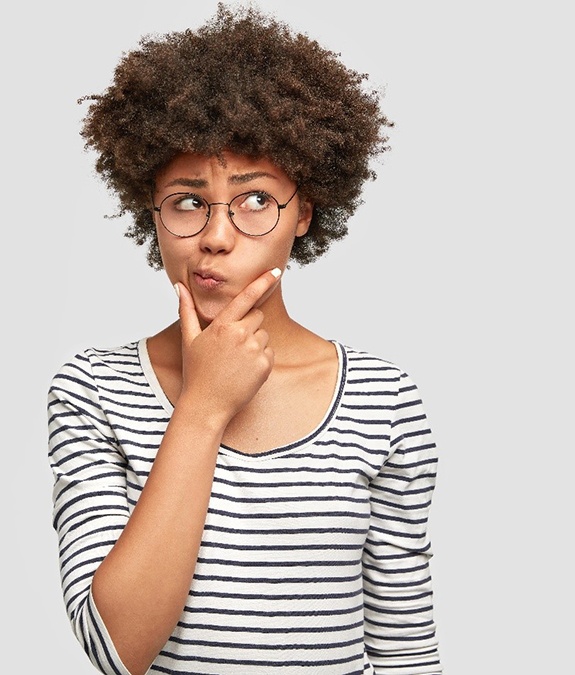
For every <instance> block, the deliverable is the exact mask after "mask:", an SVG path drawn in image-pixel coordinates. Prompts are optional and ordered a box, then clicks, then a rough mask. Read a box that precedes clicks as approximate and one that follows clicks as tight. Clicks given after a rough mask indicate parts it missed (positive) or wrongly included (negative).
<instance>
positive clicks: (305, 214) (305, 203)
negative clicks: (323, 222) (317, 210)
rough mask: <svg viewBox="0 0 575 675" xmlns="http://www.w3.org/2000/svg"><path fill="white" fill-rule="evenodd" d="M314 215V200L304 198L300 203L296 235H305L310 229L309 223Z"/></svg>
mask: <svg viewBox="0 0 575 675" xmlns="http://www.w3.org/2000/svg"><path fill="white" fill-rule="evenodd" d="M312 216H313V202H311V201H310V200H309V199H302V200H301V201H300V204H299V219H298V221H297V227H296V231H295V236H296V237H303V235H304V234H306V232H307V231H308V230H309V224H310V223H311V219H312Z"/></svg>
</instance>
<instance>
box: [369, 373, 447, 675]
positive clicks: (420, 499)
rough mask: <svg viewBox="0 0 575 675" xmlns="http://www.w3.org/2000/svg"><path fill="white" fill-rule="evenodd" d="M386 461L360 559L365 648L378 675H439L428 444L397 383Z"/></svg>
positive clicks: (432, 461)
mask: <svg viewBox="0 0 575 675" xmlns="http://www.w3.org/2000/svg"><path fill="white" fill-rule="evenodd" d="M390 452H391V454H390V456H389V458H388V459H387V460H386V462H384V464H383V466H382V467H381V470H380V472H379V474H378V475H377V477H376V478H375V479H374V480H373V481H372V484H371V511H372V514H371V523H370V531H369V534H368V537H367V542H366V545H365V550H364V556H363V567H364V606H365V642H366V648H367V651H368V654H369V658H370V661H371V663H372V664H373V666H374V668H375V672H376V673H377V675H388V674H390V673H397V672H398V671H399V670H401V671H402V672H405V673H407V672H409V674H410V675H416V674H417V675H423V674H424V673H426V674H430V675H431V674H433V675H436V674H438V673H441V672H442V671H441V666H440V663H439V656H438V653H437V639H436V635H435V624H434V621H433V602H432V588H431V576H430V572H429V559H430V557H431V549H430V543H429V539H428V536H427V520H428V514H429V508H430V504H431V496H432V493H433V489H434V485H435V477H436V464H437V456H436V449H435V444H434V442H433V440H432V438H431V432H430V430H429V426H428V423H427V419H426V416H425V413H424V411H423V408H422V404H421V400H420V397H419V394H418V391H417V389H416V387H415V385H414V384H413V382H412V381H411V380H410V378H409V377H408V376H407V375H405V374H404V373H402V374H401V375H400V377H399V378H398V391H397V397H396V404H395V405H394V409H393V412H392V420H391V440H390Z"/></svg>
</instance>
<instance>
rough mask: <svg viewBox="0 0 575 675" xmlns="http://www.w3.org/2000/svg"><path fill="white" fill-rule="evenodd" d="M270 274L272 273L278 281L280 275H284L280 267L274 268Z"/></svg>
mask: <svg viewBox="0 0 575 675" xmlns="http://www.w3.org/2000/svg"><path fill="white" fill-rule="evenodd" d="M270 272H271V273H272V276H274V277H275V278H276V279H278V278H279V276H280V274H281V273H282V271H281V270H280V268H279V267H274V268H273V270H270Z"/></svg>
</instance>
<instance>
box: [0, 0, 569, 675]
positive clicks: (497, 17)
mask: <svg viewBox="0 0 575 675" xmlns="http://www.w3.org/2000/svg"><path fill="white" fill-rule="evenodd" d="M569 5H570V3H568V2H558V1H553V0H547V1H545V2H543V1H541V2H529V1H524V2H519V1H513V0H499V1H497V2H496V1H490V0H484V1H483V2H476V3H471V2H461V1H459V2H458V1H455V0H453V1H442V0H440V1H437V2H436V1H422V0H413V1H408V0H404V1H400V0H396V1H395V2H392V1H388V0H384V1H380V2H375V1H368V0H354V1H353V2H351V3H345V4H344V3H334V2H332V1H331V0H329V1H326V0H319V1H314V2H311V1H310V0H305V1H304V0H290V2H279V1H274V0H262V1H261V2H260V5H259V6H260V7H261V8H263V9H265V10H272V11H274V12H276V14H277V16H278V17H279V18H281V19H285V20H286V21H287V22H288V23H290V24H291V25H292V26H293V27H294V28H296V29H298V30H303V31H307V32H308V33H309V34H310V35H311V36H312V37H314V38H317V39H318V40H319V41H320V42H321V43H322V44H323V45H324V46H326V47H328V48H330V49H333V50H334V51H337V52H341V54H342V58H343V60H344V61H345V63H346V64H347V65H348V66H350V67H352V68H354V69H356V70H359V71H361V72H369V73H370V74H371V82H372V84H373V85H374V86H377V87H382V88H385V90H386V96H385V99H384V109H385V111H386V113H387V114H388V115H389V116H390V117H391V118H392V119H393V120H394V121H395V123H396V128H395V129H394V130H392V131H391V145H392V146H393V149H392V151H391V152H390V153H388V154H387V155H386V156H385V157H384V160H383V163H381V164H379V165H378V166H376V167H375V168H376V170H377V171H378V174H379V178H378V180H377V181H376V182H375V183H372V184H370V185H369V186H368V187H367V188H366V191H365V205H364V206H363V207H362V208H361V209H360V210H359V211H358V213H357V215H356V216H355V217H354V218H353V220H352V221H351V223H350V229H351V232H350V235H349V237H348V238H347V239H346V240H344V241H343V242H341V243H339V244H337V245H335V246H334V247H333V249H332V251H331V253H329V254H328V255H327V256H326V257H325V258H324V259H321V260H320V261H318V262H317V263H315V265H312V266H311V267H309V268H303V269H300V268H298V267H297V266H294V267H293V269H292V270H290V271H288V272H287V273H286V275H285V277H284V282H283V283H284V288H285V295H286V298H287V302H288V308H290V309H291V313H292V315H293V317H294V318H295V319H296V320H298V321H300V322H302V323H304V324H305V325H307V326H308V327H310V328H311V329H313V330H315V331H316V332H318V333H320V334H321V335H323V336H325V337H327V338H336V339H338V340H340V341H342V342H345V343H347V344H350V345H352V346H354V347H358V348H361V349H365V350H368V351H371V352H373V353H375V354H378V355H380V356H382V357H384V358H387V359H389V360H392V361H395V362H396V363H398V364H399V365H401V366H402V367H403V368H404V369H406V370H407V371H408V372H409V373H410V374H411V375H412V377H413V378H414V379H415V381H416V382H417V383H418V384H419V387H420V390H421V392H422V394H423V397H424V402H425V405H426V409H427V412H428V415H429V417H430V420H431V423H432V426H433V429H434V432H435V437H436V441H437V443H438V445H439V447H440V453H441V460H440V469H439V471H440V473H439V480H438V486H437V490H436V496H435V502H434V506H433V510H432V518H431V535H432V540H433V544H434V550H435V557H434V559H433V560H432V572H433V574H434V581H435V594H436V618H437V622H438V625H439V637H440V641H441V652H442V658H443V663H444V667H445V672H446V673H447V674H448V675H479V674H481V675H484V674H485V673H501V674H503V675H509V674H510V673H513V674H514V673H520V674H521V675H541V674H542V673H545V674H551V673H553V674H554V673H565V672H568V671H569V670H570V668H572V659H569V658H568V650H569V646H570V640H571V639H572V638H571V635H572V630H573V623H572V607H573V602H574V598H573V593H572V582H571V581H570V580H571V577H572V574H573V562H572V558H570V557H569V555H570V554H569V551H570V547H572V545H573V542H572V540H573V509H572V501H573V500H572V497H573V487H572V479H573V475H574V473H573V452H574V450H575V447H574V443H573V436H574V433H573V412H572V410H573V394H572V392H573V382H574V372H573V356H572V344H573V331H572V327H571V325H570V322H571V321H572V319H573V275H572V267H573V262H572V260H573V240H572V234H571V233H572V232H573V227H574V225H575V218H574V208H573V184H574V180H573V179H574V170H573V168H574V167H573V161H574V159H573V158H574V157H575V154H574V152H575V146H574V134H573V127H574V120H575V109H574V105H573V65H574V62H575V61H574V56H575V55H574V49H573V31H572V25H573V24H572V21H571V18H570V16H569V14H568V6H569ZM215 6H216V3H215V2H214V1H213V0H206V1H204V2H202V3H198V2H184V1H183V0H182V1H174V0H163V1H162V2H147V1H144V0H139V1H138V2H136V1H135V0H125V1H123V2H122V1H120V0H116V1H114V2H111V1H109V0H100V1H99V2H90V3H88V2H71V1H70V2H66V1H65V0H52V1H51V2H46V3H44V2H40V1H39V0H36V1H35V2H34V1H33V2H27V3H17V4H13V5H12V6H11V7H10V9H9V10H7V9H5V10H4V14H5V16H4V21H3V29H2V33H3V39H2V42H1V49H2V54H1V56H2V59H1V62H2V99H3V103H2V124H1V128H2V146H1V147H2V156H1V163H2V167H3V172H2V176H3V178H2V197H1V204H2V241H3V256H2V257H3V265H2V293H3V300H2V304H3V310H4V317H5V319H4V322H3V328H2V340H3V349H2V354H3V356H4V359H3V360H4V369H3V370H4V373H7V376H6V375H5V377H4V383H5V386H4V388H3V402H2V406H1V408H2V414H3V416H4V419H3V427H4V429H5V430H6V431H7V435H6V434H5V435H4V442H3V443H2V451H3V459H2V468H3V470H4V480H3V490H2V499H3V501H5V504H4V506H3V507H2V517H3V527H2V529H3V548H2V550H3V556H2V557H3V559H4V563H5V564H4V566H3V568H4V572H3V575H2V585H3V587H4V588H3V590H2V602H1V605H0V606H1V608H2V610H1V611H2V614H3V615H4V617H3V626H4V629H3V635H4V644H5V647H4V649H3V656H2V659H3V666H2V668H1V669H2V671H3V672H7V673H16V672H18V673H34V674H37V673H44V672H55V673H58V674H59V675H90V673H94V672H95V671H94V670H93V668H92V666H91V665H90V664H89V661H88V659H87V657H86V656H85V655H84V654H83V652H82V651H81V649H80V647H79V645H78V644H77V643H76V641H75V638H74V637H73V635H72V631H71V629H70V627H69V626H68V622H67V618H66V616H65V613H64V608H63V603H62V600H61V596H60V588H59V578H58V571H57V560H56V538H55V534H54V532H53V531H52V529H51V475H50V472H49V468H48V461H47V451H46V431H45V422H46V413H45V398H46V391H47V388H48V385H49V381H50V378H51V376H52V375H53V374H54V372H55V371H56V370H57V369H58V368H59V366H60V365H61V364H62V363H63V362H64V361H65V360H67V359H68V358H69V357H70V356H71V355H73V354H74V353H75V352H76V351H77V350H80V349H83V348H85V347H88V346H92V345H94V346H100V347H102V346H113V345H118V344H122V343H125V342H128V341H131V340H134V339H137V338H139V337H142V336H144V335H149V334H152V333H155V332H157V331H158V330H160V329H161V328H162V327H164V325H166V324H167V323H169V322H171V321H172V320H173V319H174V318H175V315H176V300H175V296H174V294H173V291H172V289H171V287H170V285H169V283H167V280H166V278H165V276H164V275H163V273H161V272H155V271H153V270H151V269H150V268H148V267H147V264H146V261H145V251H144V250H143V249H141V248H138V247H136V246H135V245H134V244H133V243H132V242H131V240H127V239H126V238H124V237H123V236H122V233H123V230H124V227H125V225H126V223H125V222H122V221H121V220H120V221H119V220H107V219H105V218H104V216H105V215H106V214H110V213H113V212H114V207H115V202H114V201H113V200H112V199H111V198H110V197H109V195H108V194H107V193H106V190H105V187H104V186H103V185H102V183H101V182H100V181H99V179H98V178H96V177H95V176H94V175H93V168H92V162H93V157H92V156H91V155H89V154H87V153H85V152H84V151H83V147H82V141H81V139H80V137H79V134H78V132H79V128H80V119H81V117H82V115H83V114H84V112H85V109H86V108H85V106H79V105H77V104H76V99H78V98H79V97H80V96H83V95H85V94H91V93H99V92H100V91H102V90H103V89H104V88H105V87H106V86H107V85H108V84H109V82H110V78H111V75H112V71H113V68H114V66H115V64H116V62H117V60H118V57H119V55H120V54H121V52H122V51H125V50H129V49H131V48H133V47H135V46H136V45H137V41H138V39H139V37H140V36H141V35H143V34H147V33H162V32H166V31H170V30H179V29H183V28H185V27H188V26H191V27H194V26H197V25H199V24H200V23H202V22H203V21H204V20H205V19H206V18H208V17H209V16H211V15H212V14H213V12H214V10H215ZM569 651H570V650H569Z"/></svg>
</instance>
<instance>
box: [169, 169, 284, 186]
mask: <svg viewBox="0 0 575 675" xmlns="http://www.w3.org/2000/svg"><path fill="white" fill-rule="evenodd" d="M257 178H273V179H274V180H277V176H274V175H273V174H271V173H267V171H251V172H249V173H236V174H232V175H231V176H230V177H229V178H228V183H229V184H230V185H243V184H244V183H249V182H251V181H253V180H256V179H257ZM175 185H182V186H184V187H189V188H205V187H208V181H207V180H206V179H205V178H175V179H174V180H172V181H170V182H169V183H166V187H174V186H175Z"/></svg>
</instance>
